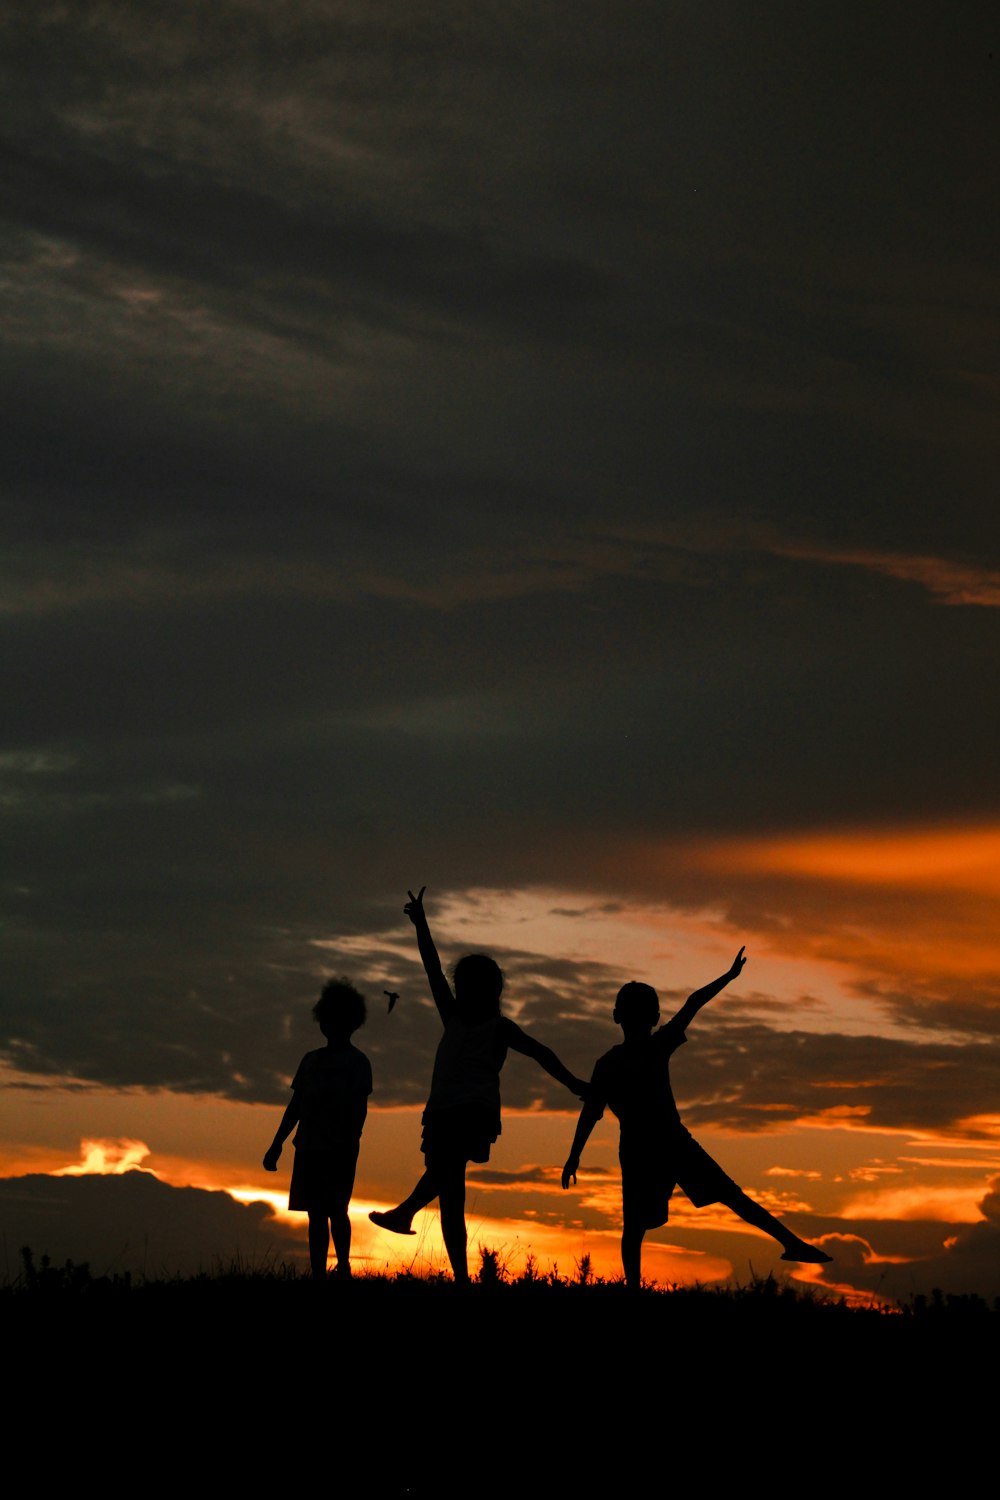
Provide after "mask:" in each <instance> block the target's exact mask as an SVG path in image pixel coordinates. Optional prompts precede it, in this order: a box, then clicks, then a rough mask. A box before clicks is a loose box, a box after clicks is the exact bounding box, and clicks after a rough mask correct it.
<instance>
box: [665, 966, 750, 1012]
mask: <svg viewBox="0 0 1000 1500" xmlns="http://www.w3.org/2000/svg"><path fill="white" fill-rule="evenodd" d="M743 952H744V950H743V949H742V948H741V949H740V951H739V953H737V955H736V957H735V958H734V959H733V962H732V965H731V967H730V968H728V969H727V970H726V972H725V973H724V974H720V975H719V977H718V979H713V980H712V983H711V984H706V985H705V987H704V988H703V989H700V990H695V992H694V994H693V995H688V997H687V999H686V1000H685V1001H684V1004H683V1005H682V1006H681V1008H680V1010H679V1011H678V1012H677V1014H676V1015H675V1016H674V1018H673V1020H674V1022H676V1023H677V1024H678V1025H679V1026H680V1028H681V1030H682V1031H683V1030H686V1029H687V1027H688V1026H690V1024H691V1022H692V1021H693V1020H694V1018H695V1016H696V1015H697V1014H698V1012H699V1011H700V1010H701V1008H702V1006H703V1005H707V1004H708V1002H709V1001H710V1000H714V999H715V997H716V995H717V994H718V993H719V991H720V990H724V989H725V987H726V985H727V984H731V983H732V981H733V980H734V979H736V978H737V976H738V975H739V974H741V973H742V971H743V965H744V964H745V963H746V959H745V958H744V957H743Z"/></svg>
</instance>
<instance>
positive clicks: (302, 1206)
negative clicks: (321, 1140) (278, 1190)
mask: <svg viewBox="0 0 1000 1500" xmlns="http://www.w3.org/2000/svg"><path fill="white" fill-rule="evenodd" d="M360 1145H361V1142H360V1141H352V1142H351V1143H350V1144H349V1145H345V1146H334V1147H332V1148H331V1149H329V1150H317V1149H316V1148H315V1147H310V1146H301V1147H300V1146H296V1148H295V1159H294V1161H293V1163H292V1180H291V1183H290V1184H289V1188H288V1207H289V1208H290V1209H291V1210H292V1212H293V1213H300V1214H342V1213H346V1211H347V1205H348V1204H349V1203H350V1201H351V1194H352V1193H353V1191H354V1174H355V1172H356V1171H357V1167H358V1150H359V1147H360Z"/></svg>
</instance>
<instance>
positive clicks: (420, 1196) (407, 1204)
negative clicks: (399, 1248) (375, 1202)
mask: <svg viewBox="0 0 1000 1500" xmlns="http://www.w3.org/2000/svg"><path fill="white" fill-rule="evenodd" d="M437 1196H438V1185H437V1181H436V1179H435V1176H434V1173H433V1172H425V1173H424V1175H423V1176H422V1177H421V1179H420V1181H419V1182H418V1183H417V1185H416V1187H415V1188H414V1189H413V1192H412V1193H411V1194H410V1196H409V1197H408V1198H404V1199H403V1201H402V1203H401V1204H400V1205H399V1207H398V1208H387V1209H386V1210H385V1212H384V1213H383V1212H382V1211H381V1210H380V1209H377V1208H375V1209H372V1211H371V1213H370V1214H369V1215H368V1217H369V1219H371V1221H372V1223H373V1224H379V1225H381V1227H382V1228H383V1229H391V1230H392V1232H393V1234H412V1233H413V1230H412V1229H411V1228H410V1225H411V1224H412V1223H413V1215H414V1214H415V1213H419V1211H420V1209H422V1208H426V1207H427V1205H428V1203H432V1202H433V1201H434V1199H435V1198H436V1197H437Z"/></svg>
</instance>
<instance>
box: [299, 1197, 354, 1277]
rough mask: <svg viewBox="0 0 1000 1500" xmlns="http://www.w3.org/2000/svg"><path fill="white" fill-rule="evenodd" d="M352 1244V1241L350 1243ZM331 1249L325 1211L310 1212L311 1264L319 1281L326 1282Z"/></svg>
mask: <svg viewBox="0 0 1000 1500" xmlns="http://www.w3.org/2000/svg"><path fill="white" fill-rule="evenodd" d="M348 1243H350V1241H348ZM329 1248H330V1229H329V1225H328V1223H327V1217H326V1213H325V1211H324V1212H322V1213H314V1212H313V1210H312V1209H310V1210H309V1264H310V1266H311V1267H312V1273H313V1276H315V1278H316V1279H317V1281H325V1280H326V1257H327V1252H328V1251H329Z"/></svg>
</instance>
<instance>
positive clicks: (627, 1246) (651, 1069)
mask: <svg viewBox="0 0 1000 1500" xmlns="http://www.w3.org/2000/svg"><path fill="white" fill-rule="evenodd" d="M745 963H746V959H745V958H744V957H743V949H742V948H741V949H740V951H739V953H737V955H736V957H735V959H734V960H733V964H732V967H731V968H730V969H728V970H727V971H726V973H725V974H722V975H721V976H720V977H719V978H718V979H714V980H713V981H712V983H711V984H706V985H705V987H704V989H700V990H695V992H694V994H693V995H689V996H688V998H687V1000H685V1002H684V1004H683V1005H682V1006H681V1008H680V1010H679V1011H678V1012H677V1014H676V1015H675V1016H672V1017H671V1019H670V1020H669V1021H667V1023H666V1024H665V1025H664V1026H657V1022H658V1021H659V1019H660V1001H659V997H658V996H657V993H656V991H655V990H654V989H653V988H652V986H651V985H648V984H638V983H635V982H632V983H629V984H625V985H623V986H622V988H621V989H620V990H619V991H618V996H617V1000H616V1002H615V1008H614V1011H613V1012H612V1018H613V1019H614V1020H615V1021H616V1022H617V1023H618V1025H619V1026H620V1027H621V1029H622V1032H623V1033H624V1041H622V1042H621V1043H620V1045H619V1046H617V1047H612V1048H611V1051H610V1052H606V1053H605V1054H604V1056H603V1057H599V1058H598V1059H597V1062H596V1064H595V1066H594V1073H593V1077H592V1078H591V1081H590V1088H589V1089H588V1091H587V1097H586V1100H585V1102H584V1106H583V1109H582V1110H581V1111H580V1119H579V1122H578V1124H577V1127H576V1135H575V1136H574V1138H573V1146H572V1149H571V1150H570V1154H569V1157H568V1159H567V1162H566V1165H565V1166H564V1167H563V1171H562V1185H563V1187H564V1188H568V1187H569V1185H570V1182H573V1183H575V1182H576V1174H577V1171H578V1169H579V1166H580V1154H581V1152H582V1151H583V1148H584V1146H585V1145H586V1144H587V1141H588V1140H589V1138H590V1132H591V1131H592V1130H593V1128H594V1126H595V1125H596V1124H597V1122H598V1120H599V1119H600V1118H601V1116H602V1115H603V1113H604V1110H605V1108H610V1110H611V1111H612V1113H613V1114H615V1115H617V1116H618V1120H619V1123H620V1125H621V1144H620V1146H619V1151H618V1159H619V1161H620V1162H621V1169H622V1267H623V1269H624V1272H625V1284H626V1286H628V1287H629V1288H631V1289H633V1290H638V1289H639V1287H640V1286H641V1284H642V1277H641V1257H642V1241H643V1237H644V1235H645V1233H646V1230H647V1229H656V1228H657V1227H658V1226H659V1225H661V1224H665V1223H666V1222H667V1215H668V1212H669V1208H670V1196H671V1194H672V1193H673V1190H674V1188H675V1187H676V1186H677V1185H678V1184H680V1187H681V1189H682V1190H683V1192H684V1193H686V1194H687V1196H688V1197H689V1198H690V1200H691V1202H692V1203H693V1204H694V1206H695V1207H696V1208H704V1207H705V1206H706V1205H707V1204H709V1203H724V1204H725V1205H726V1207H727V1208H731V1209H732V1211H733V1213H735V1214H739V1216H740V1218H741V1219H745V1220H746V1222H747V1223H748V1224H754V1225H756V1226H757V1228H758V1229H763V1230H764V1232H765V1233H766V1234H769V1235H771V1236H772V1237H773V1238H774V1239H776V1240H777V1241H778V1243H779V1244H780V1245H781V1246H783V1248H784V1254H783V1255H782V1257H781V1258H782V1260H798V1261H812V1262H814V1263H819V1262H821V1261H828V1260H829V1259H830V1256H829V1255H826V1254H825V1253H824V1252H823V1251H822V1250H817V1249H816V1248H815V1247H814V1246H813V1245H808V1244H806V1242H805V1240H801V1239H799V1237H798V1235H797V1234H793V1233H792V1231H791V1230H790V1229H786V1228H785V1226H784V1225H783V1224H782V1223H781V1222H780V1221H779V1220H778V1219H776V1218H775V1217H774V1215H773V1214H769V1213H768V1212H767V1209H765V1208H761V1206H760V1204H759V1203H755V1202H754V1201H753V1199H752V1198H748V1197H747V1195H746V1193H744V1192H743V1190H742V1188H740V1187H739V1186H737V1184H736V1183H735V1182H734V1181H733V1179H732V1178H731V1177H727V1175H726V1173H725V1172H723V1170H722V1168H721V1167H720V1166H719V1164H718V1162H716V1161H714V1160H713V1159H712V1157H710V1156H709V1154H708V1152H707V1151H703V1150H702V1148H701V1146H699V1145H698V1143H697V1142H696V1141H695V1140H694V1139H693V1138H692V1137H691V1135H689V1133H688V1132H687V1131H686V1130H685V1129H684V1126H683V1125H682V1124H681V1120H680V1115H679V1114H678V1112H677V1105H676V1104H675V1103H674V1096H673V1091H672V1090H671V1087H670V1058H671V1056H672V1055H673V1053H674V1052H676V1051H677V1048H678V1047H681V1046H683V1044H684V1043H685V1042H686V1041H687V1036H686V1034H685V1033H686V1031H687V1028H688V1026H690V1024H691V1022H692V1021H693V1020H694V1018H695V1016H696V1015H697V1014H698V1012H699V1011H700V1010H701V1008H702V1006H703V1005H707V1004H708V1002H709V1000H712V999H714V998H715V996H716V995H717V994H718V993H719V991H720V990H723V989H725V987H726V985H727V984H729V983H730V982H731V981H732V980H733V979H735V978H736V977H737V975H738V974H739V973H740V972H741V971H742V968H743V965H744V964H745ZM654 1026H656V1027H657V1029H656V1030H655V1031H654V1030H653V1028H654Z"/></svg>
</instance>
